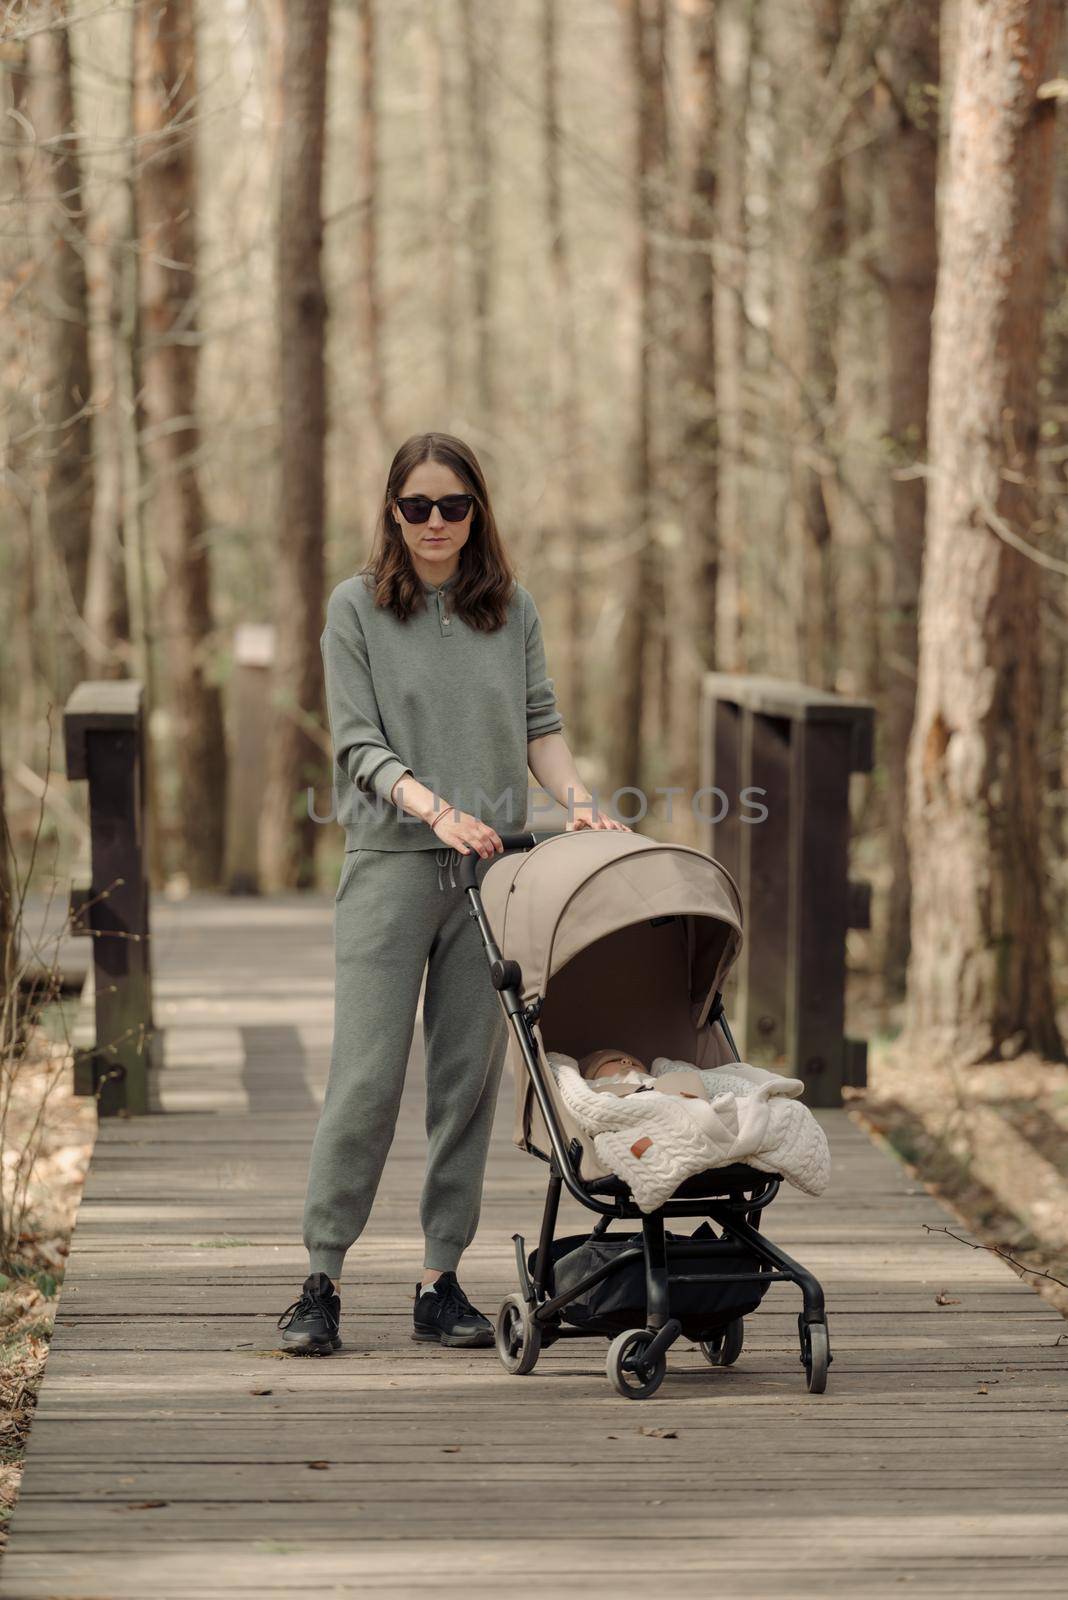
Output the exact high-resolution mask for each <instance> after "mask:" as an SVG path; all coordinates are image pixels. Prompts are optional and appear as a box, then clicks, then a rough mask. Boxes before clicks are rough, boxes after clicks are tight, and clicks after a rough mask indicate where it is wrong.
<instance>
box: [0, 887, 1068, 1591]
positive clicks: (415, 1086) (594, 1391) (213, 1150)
mask: <svg viewBox="0 0 1068 1600" xmlns="http://www.w3.org/2000/svg"><path fill="white" fill-rule="evenodd" d="M331 915H332V907H331V904H330V902H329V900H328V899H326V898H325V897H318V898H308V897H303V896H293V897H280V898H278V899H275V900H270V901H267V902H265V903H250V902H244V901H240V900H234V901H231V900H226V899H221V898H220V899H214V898H210V897H193V898H192V899H191V900H190V901H188V902H187V903H185V904H184V905H182V906H180V907H170V906H167V905H165V904H163V903H157V905H156V906H155V907H154V930H155V941H156V957H155V960H156V984H157V1022H158V1023H159V1024H160V1025H162V1026H164V1027H166V1029H167V1040H166V1070H165V1073H164V1074H163V1076H162V1079H161V1085H160V1093H161V1101H162V1105H163V1107H164V1109H165V1111H166V1115H156V1116H150V1117H145V1118H140V1119H137V1120H130V1121H124V1120H109V1121H105V1122H104V1123H103V1124H102V1125H101V1129H100V1135H99V1141H98V1144H97V1149H96V1154H95V1157H94V1161H93V1165H92V1170H91V1173H90V1177H89V1182H88V1185H87V1189H86V1193H85V1197H84V1200H83V1202H82V1207H81V1212H80V1216H79V1220H78V1225H77V1229H76V1233H75V1237H74V1247H73V1252H72V1258H71V1263H70V1267H69V1271H68V1274H67V1279H66V1284H65V1287H64V1290H63V1295H62V1300H61V1303H60V1309H59V1316H58V1320H57V1325H56V1332H55V1338H54V1343H53V1347H52V1351H51V1354H50V1356H49V1359H48V1365H47V1369H46V1375H45V1380H44V1385H43V1389H42V1395H41V1400H40V1404H39V1407H38V1411H37V1415H36V1419H35V1421H34V1425H33V1431H32V1435H31V1440H30V1448H29V1454H28V1460H27V1466H26V1472H25V1478H24V1482H23V1487H22V1492H21V1496H20V1499H19V1502H18V1505H17V1507H16V1510H15V1515H14V1518H13V1524H12V1535H11V1542H10V1546H9V1549H8V1552H7V1555H6V1557H5V1559H4V1562H3V1566H2V1569H0V1593H2V1594H3V1595H4V1596H5V1597H7V1600H30V1597H44V1596H49V1597H52V1600H73V1597H76V1596H77V1597H83V1600H88V1597H96V1600H101V1597H103V1596H107V1597H109V1600H126V1597H130V1600H134V1597H136V1600H145V1597H147V1596H151V1597H153V1600H179V1597H181V1600H188V1597H190V1596H194V1595H195V1596H197V1597H198V1600H212V1597H215V1596H230V1595H244V1596H307V1595H315V1596H317V1597H318V1596H328V1595H353V1596H355V1595H359V1596H379V1595H380V1596H383V1597H385V1596H391V1597H397V1596H405V1595H412V1596H416V1595H419V1596H424V1595H427V1594H432V1595H434V1596H442V1597H456V1600H461V1597H464V1600H468V1597H471V1596H473V1595H483V1596H511V1595H527V1594H534V1593H535V1592H537V1591H538V1590H539V1589H540V1590H541V1592H544V1593H545V1594H547V1595H548V1596H550V1597H555V1596H556V1595H558V1594H562V1593H565V1592H566V1593H569V1594H570V1593H577V1594H581V1595H582V1597H583V1600H602V1597H603V1600H608V1597H612V1600H631V1597H638V1596H645V1595H647V1594H649V1593H651V1592H653V1591H656V1592H659V1593H664V1594H669V1595H676V1594H677V1595H685V1596H691V1595H692V1596H697V1595H701V1596H716V1597H719V1600H735V1597H737V1600H748V1597H750V1596H752V1597H757V1596H790V1597H793V1596H830V1595H834V1596H844V1597H849V1600H851V1597H853V1596H864V1597H880V1596H884V1595H886V1596H889V1595H895V1596H899V1595H901V1594H902V1593H908V1594H911V1595H913V1596H921V1595H922V1596H928V1595H929V1596H935V1595H937V1596H939V1597H946V1596H952V1595H961V1594H968V1595H970V1596H979V1595H989V1596H1007V1595H1010V1594H1011V1595H1013V1596H1021V1595H1063V1594H1064V1593H1066V1592H1068V1513H1066V1500H1065V1481H1066V1480H1065V1461H1066V1459H1068V1456H1066V1445H1068V1373H1066V1367H1068V1340H1065V1339H1064V1338H1063V1336H1064V1334H1065V1331H1066V1325H1065V1323H1064V1321H1063V1320H1062V1319H1061V1318H1060V1317H1059V1316H1058V1315H1057V1313H1056V1312H1055V1311H1053V1310H1052V1309H1051V1308H1050V1307H1048V1306H1047V1305H1046V1304H1045V1303H1044V1302H1043V1301H1042V1300H1041V1299H1039V1298H1038V1297H1037V1296H1036V1295H1034V1294H1033V1293H1032V1292H1031V1291H1029V1290H1028V1289H1026V1288H1025V1287H1023V1286H1022V1285H1021V1284H1020V1283H1019V1282H1018V1281H1017V1279H1016V1278H1015V1277H1014V1275H1013V1274H1012V1273H1011V1272H1010V1271H1009V1270H1008V1268H1006V1267H1005V1266H1003V1265H1002V1264H1001V1263H999V1262H998V1261H997V1260H995V1259H994V1258H993V1257H991V1256H990V1255H989V1254H988V1253H987V1252H983V1251H977V1250H968V1249H965V1248H964V1247H963V1246H962V1245H960V1244H958V1243H956V1242H954V1241H953V1240H951V1239H948V1238H946V1237H945V1236H944V1235H943V1236H940V1235H937V1234H929V1233H926V1232H925V1231H924V1228H923V1224H924V1223H930V1224H933V1225H935V1226H938V1225H941V1224H943V1223H945V1222H947V1221H948V1220H950V1219H948V1218H947V1216H946V1215H945V1213H943V1212H942V1211H941V1209H940V1208H939V1206H938V1205H937V1203H936V1202H935V1201H934V1200H933V1199H931V1197H930V1196H929V1195H928V1194H927V1193H926V1192H925V1191H923V1190H922V1189H919V1188H918V1187H917V1185H916V1184H915V1183H914V1181H913V1180H912V1179H910V1177H909V1176H908V1174H907V1173H906V1172H905V1171H904V1169H902V1168H901V1167H900V1166H898V1165H897V1164H896V1163H895V1162H894V1161H893V1160H892V1159H891V1158H890V1157H888V1156H887V1155H886V1154H884V1153H883V1152H882V1151H881V1150H879V1149H877V1148H875V1147H874V1146H872V1145H871V1144H870V1143H869V1141H868V1140H867V1138H866V1137H865V1136H864V1135H863V1134H862V1133H861V1132H859V1131H858V1130H857V1129H856V1128H855V1127H854V1126H853V1125H852V1124H851V1123H850V1122H849V1120H848V1119H847V1117H846V1116H845V1115H844V1113H840V1112H833V1113H828V1114H821V1116H822V1117H824V1120H825V1126H826V1127H827V1129H828V1131H829V1133H830V1136H831V1142H832V1149H833V1155H834V1171H833V1180H832V1186H831V1189H830V1192H829V1193H828V1194H827V1195H825V1196H824V1197H823V1198H821V1199H819V1200H813V1199H810V1198H806V1197H804V1196H802V1195H800V1194H798V1193H797V1192H796V1191H794V1190H788V1189H784V1192H783V1194H782V1196H781V1197H780V1199H779V1200H777V1201H776V1202H775V1203H774V1204H773V1206H772V1207H771V1209H770V1211H769V1213H768V1214H767V1226H768V1231H769V1232H770V1233H772V1234H773V1236H774V1237H776V1238H777V1239H778V1240H780V1241H781V1242H782V1243H783V1244H784V1245H785V1247H786V1248H787V1249H788V1250H790V1251H791V1252H792V1253H793V1254H795V1255H796V1256H798V1257H799V1258H800V1259H801V1260H803V1261H805V1262H806V1263H808V1264H809V1265H810V1266H812V1267H813V1269H814V1270H815V1271H816V1272H818V1274H819V1275H820V1276H821V1277H822V1279H823V1281H824V1285H825V1288H826V1291H827V1298H828V1306H829V1316H830V1329H831V1335H832V1339H833V1347H834V1354H835V1361H834V1364H833V1365H832V1368H831V1373H830V1381H829V1385H828V1390H827V1393H826V1394H825V1395H822V1396H809V1395H807V1394H806V1393H805V1390H804V1385H803V1381H802V1373H801V1367H800V1365H799V1363H798V1359H797V1343H796V1323H795V1318H796V1313H797V1310H798V1307H799V1304H800V1296H799V1295H798V1293H797V1291H796V1290H794V1289H793V1288H792V1287H789V1286H786V1285H782V1286H776V1287H773V1288H772V1289H771V1291H770V1292H769V1294H768V1297H767V1299H766V1300H765V1303H764V1307H763V1309H762V1310H761V1311H760V1312H759V1313H758V1314H757V1316H755V1317H754V1318H752V1319H751V1320H750V1321H749V1322H748V1323H747V1325H746V1350H745V1353H744V1354H743V1357H742V1359H741V1361H740V1363H739V1365H738V1366H737V1367H735V1368H733V1369H730V1370H726V1371H719V1370H713V1369H711V1368H709V1367H708V1366H707V1365H706V1364H705V1362H704V1361H703V1359H702V1358H701V1356H700V1353H699V1352H698V1351H696V1350H695V1349H693V1348H692V1347H690V1346H688V1345H686V1344H683V1345H681V1346H676V1348H675V1349H674V1350H673V1351H672V1353H671V1357H670V1362H669V1370H668V1376H667V1379H666V1380H665V1382H664V1385H663V1387H662V1389H661V1390H660V1393H659V1394H658V1395H657V1396H656V1397H655V1398H654V1399H651V1400H649V1401H646V1402H642V1403H635V1402H632V1401H628V1400H623V1399H621V1398H618V1397H617V1396H615V1395H614V1394H613V1393H612V1391H611V1390H610V1388H609V1385H608V1382H607V1379H606V1378H605V1376H604V1365H603V1363H604V1352H605V1348H606V1346H605V1344H604V1342H603V1341H599V1340H590V1341H581V1342H574V1343H571V1342H569V1343H563V1344H559V1345H556V1346H554V1347H553V1348H552V1349H550V1350H548V1351H547V1352H546V1353H545V1354H544V1355H543V1356H542V1358H541V1361H540V1362H539V1364H538V1367H537V1369H536V1371H535V1372H534V1373H533V1374H532V1375H531V1376H529V1377H526V1378H511V1377H508V1376H507V1375H506V1374H505V1373H504V1371H503V1369H502V1368H501V1366H500V1364H499V1362H498V1360H497V1357H496V1354H495V1352H494V1351H492V1350H489V1351H474V1352H466V1353H465V1352H458V1351H446V1350H442V1349H440V1348H439V1347H437V1346H428V1345H421V1344H415V1343H413V1342H412V1341H411V1340H410V1339H409V1337H408V1332H409V1318H410V1299H409V1297H410V1294H411V1290H412V1284H413V1282H414V1280H415V1278H416V1276H417V1275H418V1267H419V1263H420V1260H421V1256H420V1248H419V1234H418V1224H417V1200H418V1189H419V1183H420V1179H421V1174H422V1166H423V1140H422V1081H421V1078H422V1073H421V1060H422V1054H421V1031H420V1029H419V1028H417V1030H416V1044H415V1049H414V1051H413V1060H412V1070H411V1071H410V1074H409V1082H408V1086H407V1089H406V1093H405V1099H404V1107H403V1111H402V1119H401V1125H400V1128H399V1130H398V1136H397V1141H396V1143H395V1145H394V1148H393V1150H392V1153H391V1156H390V1160H389V1163H388V1165H387V1168H386V1177H385V1180H384V1183H383V1187H382V1190H381V1192H380V1195H379V1200H378V1204H377V1206H376V1209H375V1212H374V1214H373V1216H372V1221H371V1225H370V1227H369V1229H368V1232H367V1233H366V1234H365V1236H364V1238H363V1239H362V1240H361V1241H360V1243H359V1244H358V1245H357V1246H356V1247H355V1248H354V1250H353V1252H352V1253H351V1255H350V1257H349V1261H348V1263H347V1266H346V1274H345V1277H344V1280H343V1284H342V1292H343V1326H342V1334H343V1337H344V1338H345V1341H346V1342H345V1347H344V1349H343V1350H342V1351H339V1352H338V1353H337V1354H336V1355H334V1356H333V1357H331V1358H329V1359H328V1360H298V1359H293V1358H285V1357H278V1356H276V1355H275V1354H274V1353H273V1347H274V1341H275V1337H276V1332H275V1319H276V1317H277V1316H278V1314H279V1312H280V1311H281V1310H282V1308H283V1307H284V1306H285V1305H287V1304H288V1303H289V1301H290V1300H292V1299H294V1298H295V1296H296V1294H297V1293H298V1291H299V1285H300V1282H301V1280H302V1278H303V1277H304V1274H305V1271H306V1259H305V1256H304V1252H303V1249H302V1247H301V1243H300V1213H301V1204H302V1199H303V1193H304V1181H305V1175H306V1166H307V1156H308V1150H309V1147H310V1142H311V1137H312V1132H313V1129H314V1124H315V1118H316V1114H317V1106H318V1103H319V1100H320V1097H321V1093H322V1088H323V1084H324V1080H325V1074H326V1067H327V1061H328V1056H329V1048H330V1033H331V1022H332V985H333V965H332V947H331ZM487 981H488V979H487ZM509 1123H510V1097H509V1095H508V1093H507V1091H506V1092H505V1094H503V1095H502V1100H501V1107H500V1113H499V1118H498V1127H497V1137H496V1141H495V1146H494V1150H493V1155H492V1158H491V1165H490V1170H489V1174H488V1180H487V1187H486V1199H485V1206H484V1210H483V1219H482V1224H481V1228H480V1231H479V1235H478V1238H477V1239H476V1241H475V1244H474V1246H473V1247H472V1249H471V1251H470V1252H469V1253H468V1255H467V1257H466V1258H465V1265H464V1270H463V1281H464V1284H465V1287H467V1289H468V1291H469V1293H470V1294H471V1296H472V1299H473V1300H474V1301H475V1303H476V1304H479V1305H481V1306H482V1308H483V1309H484V1310H486V1311H488V1312H490V1313H491V1314H492V1311H493V1310H494V1309H495V1306H496V1303H497V1302H498V1300H499V1299H500V1297H501V1296H502V1295H503V1294H504V1293H506V1292H508V1291H509V1290H511V1289H512V1288H513V1287H514V1284H513V1270H514V1269H513V1266H512V1247H511V1243H510V1236H511V1234H512V1233H513V1231H515V1230H516V1229H521V1230H523V1231H525V1232H527V1233H528V1235H529V1234H532V1233H533V1231H534V1228H535V1223H536V1217H537V1214H538V1207H539V1200H540V1194H541V1191H542V1186H543V1182H544V1168H543V1167H542V1165H541V1163H539V1162H536V1161H534V1160H533V1159H531V1158H529V1157H525V1156H523V1155H521V1154H520V1153H519V1152H518V1151H517V1150H515V1149H514V1148H513V1147H512V1145H511V1143H510V1140H509ZM581 1216H582V1213H580V1212H579V1211H578V1208H577V1207H573V1206H572V1207H571V1208H570V1209H568V1210H567V1211H565V1213H564V1217H563V1219H562V1220H563V1222H564V1223H567V1224H568V1225H570V1224H572V1223H575V1224H576V1225H580V1220H579V1219H580V1217H581ZM591 1220H592V1219H591ZM953 1225H954V1226H956V1224H953ZM569 1231H570V1226H569ZM962 1231H963V1230H962ZM943 1292H944V1295H945V1296H946V1297H948V1299H949V1301H950V1303H949V1304H945V1305H940V1304H938V1303H937V1302H936V1296H938V1295H939V1294H940V1293H943ZM1059 1340H1060V1341H1061V1342H1060V1343H1058V1341H1059ZM652 1428H655V1429H657V1430H666V1431H667V1434H668V1436H664V1437H657V1436H653V1435H650V1434H649V1433H648V1432H643V1429H652Z"/></svg>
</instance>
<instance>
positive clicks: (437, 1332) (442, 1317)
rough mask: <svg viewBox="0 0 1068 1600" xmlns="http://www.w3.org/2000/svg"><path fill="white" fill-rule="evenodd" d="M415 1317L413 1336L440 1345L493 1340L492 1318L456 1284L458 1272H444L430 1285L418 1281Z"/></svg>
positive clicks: (480, 1342)
mask: <svg viewBox="0 0 1068 1600" xmlns="http://www.w3.org/2000/svg"><path fill="white" fill-rule="evenodd" d="M412 1320H413V1330H412V1338H413V1339H428V1340H429V1339H434V1340H436V1341H437V1342H438V1343H439V1344H451V1345H461V1346H465V1347H471V1346H481V1345H488V1344H493V1343H494V1336H493V1327H492V1324H491V1323H490V1321H489V1318H488V1317H484V1316H483V1315H482V1313H481V1311H476V1310H475V1308H474V1306H473V1305H472V1304H471V1302H470V1300H469V1299H468V1298H467V1296H466V1295H465V1294H464V1292H463V1290H462V1289H461V1288H460V1285H459V1284H458V1283H457V1281H456V1274H455V1272H443V1273H442V1274H441V1277H440V1278H438V1279H436V1281H435V1282H434V1283H432V1284H430V1285H429V1286H428V1287H427V1288H424V1287H423V1286H422V1284H419V1283H417V1284H416V1286H415V1310H414V1312H413V1319H412Z"/></svg>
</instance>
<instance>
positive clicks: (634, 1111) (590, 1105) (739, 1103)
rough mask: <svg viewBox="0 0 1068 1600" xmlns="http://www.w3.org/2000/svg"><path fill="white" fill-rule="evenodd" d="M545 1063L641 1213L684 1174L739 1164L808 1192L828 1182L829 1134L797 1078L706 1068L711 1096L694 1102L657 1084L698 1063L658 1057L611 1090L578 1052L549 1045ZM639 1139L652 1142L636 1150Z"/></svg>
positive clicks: (733, 1067)
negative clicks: (585, 1068)
mask: <svg viewBox="0 0 1068 1600" xmlns="http://www.w3.org/2000/svg"><path fill="white" fill-rule="evenodd" d="M547 1060H548V1062H549V1065H550V1067H551V1068H552V1070H553V1073H554V1075H555V1077H556V1081H557V1084H558V1085H559V1088H560V1094H561V1097H562V1099H563V1101H564V1104H565V1105H566V1106H567V1108H568V1110H569V1111H570V1113H571V1115H572V1116H573V1117H574V1119H575V1121H576V1122H577V1123H578V1125H579V1127H580V1128H582V1130H583V1131H584V1132H585V1133H588V1134H589V1135H591V1137H592V1139H593V1147H594V1150H595V1151H596V1152H597V1157H598V1159H599V1160H600V1161H601V1162H602V1163H603V1165H604V1166H606V1167H607V1168H608V1169H609V1171H610V1172H614V1173H615V1174H616V1176H617V1177H619V1178H622V1179H623V1181H624V1182H625V1183H626V1184H627V1185H628V1187H629V1188H630V1191H631V1193H632V1194H633V1196H634V1200H635V1203H636V1205H637V1206H638V1207H639V1209H640V1210H642V1211H646V1212H648V1211H655V1210H656V1209H657V1207H658V1206H661V1205H663V1203H664V1201H665V1200H670V1198H671V1196H672V1195H673V1194H674V1192H675V1190H676V1189H677V1188H678V1186H679V1184H680V1183H682V1182H683V1181H684V1179H686V1178H690V1177H693V1176H694V1175H695V1174H696V1173H698V1172H706V1171H707V1170H708V1169H709V1168H710V1167H724V1166H729V1165H730V1164H731V1163H732V1162H735V1161H737V1162H744V1163H746V1164H747V1165H748V1166H751V1167H756V1168H757V1169H758V1170H759V1171H761V1172H777V1173H780V1174H781V1175H782V1176H783V1177H784V1178H786V1179H787V1181H788V1182H789V1183H792V1184H794V1185H795V1187H796V1188H798V1189H803V1190H804V1191H805V1193H806V1194H822V1193H823V1191H824V1189H825V1188H826V1187H827V1184H828V1181H829V1179H830V1171H831V1156H830V1150H829V1149H828V1146H827V1136H826V1134H825V1133H824V1131H823V1129H822V1128H821V1127H820V1125H819V1123H818V1122H817V1121H816V1119H815V1117H814V1116H813V1115H812V1113H811V1111H810V1110H809V1109H808V1107H807V1106H804V1105H802V1104H801V1103H800V1101H799V1100H798V1099H797V1096H798V1095H799V1094H800V1093H801V1092H802V1089H803V1088H804V1085H803V1084H802V1082H801V1080H800V1079H799V1078H783V1077H781V1076H780V1075H779V1074H778V1073H775V1072H766V1071H765V1070H764V1069H763V1068H762V1067H754V1066H751V1065H750V1064H749V1063H748V1062H737V1061H734V1062H730V1063H729V1064H728V1065H726V1066H723V1067H709V1068H706V1069H705V1070H704V1071H703V1072H702V1073H701V1074H700V1076H701V1078H702V1081H703V1082H704V1084H705V1086H706V1088H707V1090H708V1093H709V1099H708V1100H707V1101H706V1100H693V1099H688V1098H681V1097H680V1096H678V1095H674V1094H665V1093H662V1092H661V1091H660V1090H658V1089H656V1088H655V1087H654V1085H655V1081H656V1077H657V1076H659V1075H661V1074H663V1073H664V1072H667V1071H673V1070H676V1069H678V1068H683V1067H689V1066H690V1065H691V1064H690V1063H689V1062H683V1061H668V1060H667V1058H666V1057H664V1056H657V1058H656V1060H655V1061H654V1062H653V1071H652V1074H648V1075H647V1074H643V1073H636V1072H634V1073H629V1074H626V1075H625V1076H626V1078H627V1080H628V1083H629V1081H630V1080H631V1079H633V1080H634V1090H633V1091H632V1092H630V1093H627V1092H620V1093H611V1094H606V1093H604V1092H603V1089H595V1088H594V1087H593V1086H592V1084H590V1083H587V1081H586V1080H585V1079H584V1078H583V1076H582V1074H581V1073H580V1072H579V1070H578V1062H577V1061H576V1060H575V1058H574V1057H573V1056H568V1055H564V1054H563V1053H562V1052H560V1051H556V1050H550V1051H548V1052H547ZM602 1082H604V1080H602ZM642 1139H649V1140H651V1141H652V1142H651V1144H650V1145H649V1146H648V1147H646V1148H645V1149H644V1150H642V1152H641V1153H640V1154H636V1153H635V1149H634V1146H635V1145H637V1144H639V1143H640V1141H641V1140H642Z"/></svg>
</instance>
